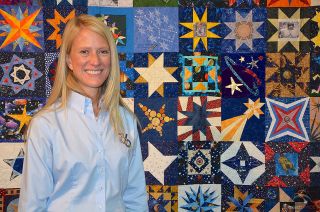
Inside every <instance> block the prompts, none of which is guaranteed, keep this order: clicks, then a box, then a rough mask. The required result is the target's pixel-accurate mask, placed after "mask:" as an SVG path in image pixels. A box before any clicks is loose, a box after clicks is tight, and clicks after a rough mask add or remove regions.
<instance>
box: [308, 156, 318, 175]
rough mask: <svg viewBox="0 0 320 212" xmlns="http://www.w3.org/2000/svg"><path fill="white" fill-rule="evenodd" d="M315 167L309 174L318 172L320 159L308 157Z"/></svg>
mask: <svg viewBox="0 0 320 212" xmlns="http://www.w3.org/2000/svg"><path fill="white" fill-rule="evenodd" d="M310 158H311V159H312V160H313V161H314V162H315V163H316V165H315V166H314V167H313V168H312V169H311V170H310V172H320V157H310Z"/></svg>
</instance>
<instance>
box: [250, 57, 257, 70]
mask: <svg viewBox="0 0 320 212" xmlns="http://www.w3.org/2000/svg"><path fill="white" fill-rule="evenodd" d="M258 62H259V60H254V59H253V57H251V62H250V63H247V64H248V65H249V66H248V68H250V69H253V68H259V67H258V65H257V63H258Z"/></svg>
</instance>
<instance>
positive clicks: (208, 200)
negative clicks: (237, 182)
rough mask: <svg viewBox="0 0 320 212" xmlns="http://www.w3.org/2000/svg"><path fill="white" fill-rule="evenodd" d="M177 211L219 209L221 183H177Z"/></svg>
mask: <svg viewBox="0 0 320 212" xmlns="http://www.w3.org/2000/svg"><path fill="white" fill-rule="evenodd" d="M178 189H179V190H178V193H179V201H178V202H179V211H195V208H196V209H197V210H199V211H216V212H217V211H221V185H219V184H208V185H207V184H194V185H179V186H178Z"/></svg>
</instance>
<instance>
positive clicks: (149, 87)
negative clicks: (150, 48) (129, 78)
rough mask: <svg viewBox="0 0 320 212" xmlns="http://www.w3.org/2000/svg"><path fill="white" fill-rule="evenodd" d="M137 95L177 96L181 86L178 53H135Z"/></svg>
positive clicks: (143, 96) (140, 96)
mask: <svg viewBox="0 0 320 212" xmlns="http://www.w3.org/2000/svg"><path fill="white" fill-rule="evenodd" d="M134 70H135V71H136V72H137V73H138V74H139V75H140V76H139V77H138V78H137V79H135V83H136V92H135V97H138V98H146V97H151V98H153V97H176V96H178V87H179V81H178V79H179V64H178V55H177V54H176V53H161V54H160V53H144V54H135V55H134Z"/></svg>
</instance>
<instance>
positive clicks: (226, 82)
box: [221, 54, 266, 98]
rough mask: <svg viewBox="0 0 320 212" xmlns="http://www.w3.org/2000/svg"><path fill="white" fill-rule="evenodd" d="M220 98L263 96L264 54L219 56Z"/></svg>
mask: <svg viewBox="0 0 320 212" xmlns="http://www.w3.org/2000/svg"><path fill="white" fill-rule="evenodd" d="M221 58H222V62H221V69H222V73H221V76H222V82H221V92H222V97H226V98H228V97H264V96H265V83H264V77H265V62H266V56H265V54H228V55H221Z"/></svg>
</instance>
